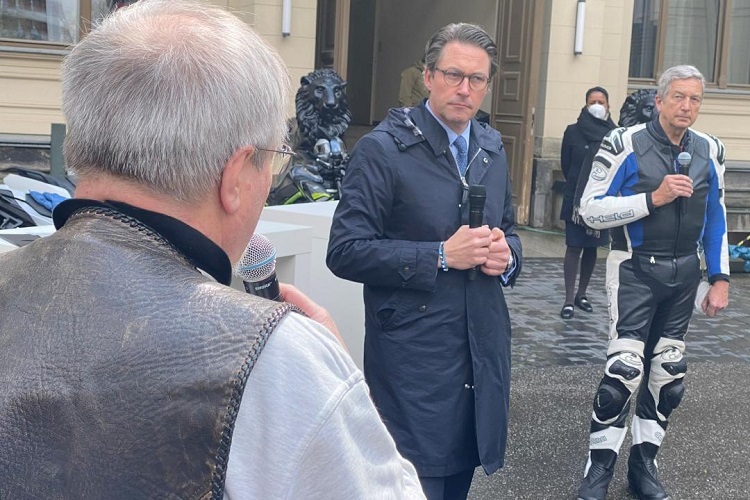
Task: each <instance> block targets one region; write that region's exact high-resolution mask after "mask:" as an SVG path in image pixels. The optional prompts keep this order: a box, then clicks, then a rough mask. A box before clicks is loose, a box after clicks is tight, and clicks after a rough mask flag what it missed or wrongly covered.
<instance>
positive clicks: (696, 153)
mask: <svg viewBox="0 0 750 500" xmlns="http://www.w3.org/2000/svg"><path fill="white" fill-rule="evenodd" d="M704 84H705V80H704V79H703V75H701V73H700V72H699V71H698V70H697V69H696V68H695V67H693V66H675V67H673V68H670V69H668V70H666V71H665V72H664V74H663V75H662V76H661V78H660V79H659V88H658V91H657V96H656V105H657V108H658V110H659V116H658V117H657V118H656V119H655V120H653V121H651V122H649V123H646V124H640V125H636V126H634V127H630V128H619V129H616V130H613V131H612V132H610V133H609V135H607V136H606V137H605V138H604V140H603V141H602V144H601V147H600V149H599V151H598V153H597V155H596V157H595V158H594V164H593V167H592V169H591V175H590V177H589V180H588V183H587V185H586V189H585V191H584V193H583V196H582V197H581V210H580V211H581V215H582V216H583V219H584V221H585V222H586V224H587V225H589V226H591V227H592V228H594V229H607V228H614V229H613V231H612V251H611V252H610V254H609V257H608V258H607V278H606V279H607V284H606V286H607V295H608V300H609V315H610V331H609V339H610V340H609V346H608V349H607V363H606V368H605V370H604V377H603V378H602V380H601V382H600V383H599V387H598V389H597V392H596V395H595V397H594V405H593V406H594V409H593V413H592V416H591V434H590V442H589V459H588V462H587V464H586V469H585V472H584V479H583V482H582V483H581V486H580V489H579V491H578V498H579V500H603V499H604V498H605V497H606V494H607V487H608V486H609V482H610V480H611V479H612V474H613V471H614V464H615V460H616V459H617V454H618V452H619V449H620V446H621V445H622V442H623V440H624V438H625V433H626V431H627V427H626V426H625V423H626V419H627V416H628V411H629V409H630V402H631V397H632V396H633V394H635V393H636V391H638V389H639V388H640V391H639V393H638V397H637V402H636V404H637V406H636V412H635V416H634V418H633V424H632V427H633V429H632V434H633V446H632V447H631V449H630V455H629V458H628V485H629V488H630V490H631V491H632V492H633V493H634V494H635V495H636V496H637V497H638V498H640V499H641V500H665V499H667V498H668V495H667V493H666V492H665V491H664V488H663V486H662V484H661V482H660V481H659V478H658V472H657V467H656V461H655V457H656V453H657V452H658V451H659V446H660V445H661V443H662V440H663V439H664V434H665V432H666V429H667V424H668V420H669V415H670V414H671V413H672V410H674V409H675V408H676V407H677V406H678V405H679V403H680V401H681V399H682V396H683V393H684V390H685V389H684V385H683V378H684V376H685V373H686V371H687V364H686V362H685V360H684V359H683V353H684V350H685V342H684V338H685V334H686V333H687V330H688V324H689V322H690V318H691V316H692V313H693V308H694V302H695V297H696V293H697V289H698V284H699V282H700V279H701V268H700V255H699V247H702V248H703V250H704V251H705V260H706V264H707V274H708V280H709V283H710V284H711V287H710V289H709V291H708V293H707V295H706V298H705V299H703V301H702V302H701V303H700V306H701V309H702V310H703V312H704V313H705V314H707V315H708V316H714V315H716V314H717V313H718V312H719V311H721V310H722V309H724V308H725V307H726V306H727V304H728V302H729V260H728V252H727V224H726V209H725V206H724V145H723V144H722V143H721V141H720V140H719V139H717V138H715V137H713V136H710V135H707V134H703V133H701V132H698V131H696V130H692V129H690V128H689V127H690V126H691V125H692V124H693V122H695V119H696V118H697V116H698V112H699V110H700V106H701V103H702V100H703V89H704ZM678 157H679V161H678Z"/></svg>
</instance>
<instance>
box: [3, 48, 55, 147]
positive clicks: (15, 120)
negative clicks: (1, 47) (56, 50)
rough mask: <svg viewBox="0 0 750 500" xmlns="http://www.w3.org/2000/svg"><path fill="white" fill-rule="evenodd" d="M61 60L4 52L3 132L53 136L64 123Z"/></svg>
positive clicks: (52, 57)
mask: <svg viewBox="0 0 750 500" xmlns="http://www.w3.org/2000/svg"><path fill="white" fill-rule="evenodd" d="M61 60H62V57H61V56H28V55H24V56H20V55H15V54H8V53H2V52H0V133H15V134H49V133H50V124H52V123H61V122H62V121H63V116H62V112H61V111H60V102H61V93H62V89H61V86H60V61H61Z"/></svg>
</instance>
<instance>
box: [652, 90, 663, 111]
mask: <svg viewBox="0 0 750 500" xmlns="http://www.w3.org/2000/svg"><path fill="white" fill-rule="evenodd" d="M661 103H662V100H661V96H660V95H658V94H657V95H655V96H654V104H655V105H656V111H658V112H659V113H661Z"/></svg>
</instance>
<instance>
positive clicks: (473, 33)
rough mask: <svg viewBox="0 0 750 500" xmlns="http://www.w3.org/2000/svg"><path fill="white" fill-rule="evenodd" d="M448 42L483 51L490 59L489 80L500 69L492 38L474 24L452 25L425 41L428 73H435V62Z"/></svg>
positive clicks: (495, 46) (425, 58) (425, 59)
mask: <svg viewBox="0 0 750 500" xmlns="http://www.w3.org/2000/svg"><path fill="white" fill-rule="evenodd" d="M450 42H461V43H466V44H469V45H474V46H475V47H479V48H480V49H482V50H484V51H485V52H486V53H487V55H488V56H489V57H490V75H489V76H490V79H491V78H492V77H493V76H495V73H497V71H498V70H499V69H500V63H499V62H498V61H497V45H495V42H494V41H493V40H492V37H490V35H488V34H487V32H486V31H484V30H483V29H482V28H481V27H480V26H477V25H476V24H469V23H454V24H448V25H446V26H443V27H442V28H440V29H439V30H438V31H437V32H436V33H435V34H434V35H432V37H431V38H430V39H429V40H428V41H427V45H426V46H425V49H424V61H425V67H426V68H427V70H428V71H435V68H436V66H437V62H438V60H439V59H440V56H442V55H443V49H444V48H445V46H446V45H447V44H448V43H450Z"/></svg>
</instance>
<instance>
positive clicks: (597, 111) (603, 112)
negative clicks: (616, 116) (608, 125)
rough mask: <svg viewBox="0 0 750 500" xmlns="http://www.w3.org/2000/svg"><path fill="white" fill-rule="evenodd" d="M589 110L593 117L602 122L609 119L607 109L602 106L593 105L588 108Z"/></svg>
mask: <svg viewBox="0 0 750 500" xmlns="http://www.w3.org/2000/svg"><path fill="white" fill-rule="evenodd" d="M588 110H589V113H591V115H592V116H594V117H595V118H599V119H600V120H604V119H605V118H606V117H607V108H605V107H604V106H602V105H601V104H592V105H591V106H589V107H588Z"/></svg>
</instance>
